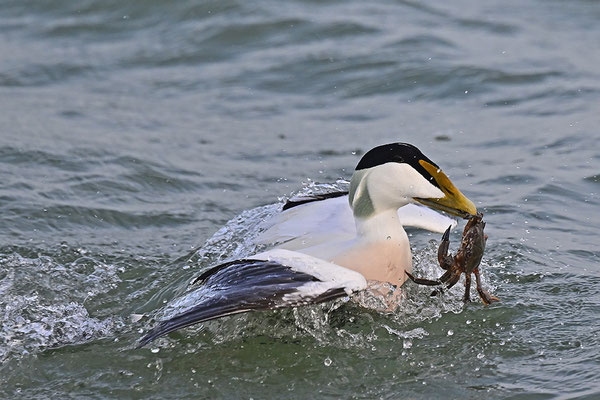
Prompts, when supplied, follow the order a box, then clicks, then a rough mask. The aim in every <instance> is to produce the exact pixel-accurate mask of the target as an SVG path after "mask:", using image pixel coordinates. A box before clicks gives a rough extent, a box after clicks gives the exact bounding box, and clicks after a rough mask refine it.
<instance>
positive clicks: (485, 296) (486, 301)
mask: <svg viewBox="0 0 600 400" xmlns="http://www.w3.org/2000/svg"><path fill="white" fill-rule="evenodd" d="M473 273H474V274H475V282H476V283H477V293H479V297H481V301H483V303H484V304H485V305H488V304H490V303H495V302H497V301H500V299H499V298H497V297H495V296H492V295H490V294H489V293H488V292H486V291H485V290H483V288H482V287H481V278H480V277H479V268H475V269H474V270H473Z"/></svg>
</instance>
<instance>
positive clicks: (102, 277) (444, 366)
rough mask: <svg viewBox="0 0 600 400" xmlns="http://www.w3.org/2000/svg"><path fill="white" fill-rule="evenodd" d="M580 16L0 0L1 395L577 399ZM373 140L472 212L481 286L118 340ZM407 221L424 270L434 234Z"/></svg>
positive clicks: (582, 337) (586, 389)
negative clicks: (449, 189) (432, 173)
mask: <svg viewBox="0 0 600 400" xmlns="http://www.w3.org/2000/svg"><path fill="white" fill-rule="evenodd" d="M599 18H600V4H599V3H598V2H595V1H585V0H577V1H570V2H562V1H541V0H537V1H533V0H532V1H510V2H506V1H488V2H476V1H458V2H452V3H447V2H436V1H426V2H411V1H384V0H379V1H375V2H361V1H345V2H339V1H325V2H316V1H310V0H302V1H300V0H298V1H288V2H276V1H266V0H259V1H253V2H242V1H230V0H219V1H204V2H195V1H182V2H177V3H165V2H159V1H144V2H139V1H138V2H129V3H128V4H123V3H122V2H107V1H104V2H101V1H98V0H85V1H78V2H71V1H65V0H59V1H54V2H52V3H44V2H34V1H28V0H22V1H11V0H4V1H0V54H1V56H0V165H1V167H0V182H1V183H0V212H1V215H2V217H1V218H0V320H1V322H2V325H1V328H0V363H1V364H0V398H48V397H56V398H63V397H74V398H86V397H94V398H142V397H143V398H146V397H160V398H187V397H194V398H282V397H284V398H299V399H304V398H313V397H317V398H365V399H371V398H404V397H406V398H481V397H485V398H519V399H528V398H533V399H546V398H581V399H583V398H587V399H592V398H598V397H600V384H598V382H599V381H600V379H599V376H600V367H599V362H600V350H599V348H600V338H599V334H598V331H599V324H598V310H599V309H600V308H599V307H600V304H599V303H600V289H599V287H600V285H599V284H600V269H599V268H598V259H599V255H600V252H599V251H598V245H597V242H598V239H597V236H598V234H600V228H599V226H600V224H599V222H600V221H599V219H598V205H599V200H598V192H599V191H600V166H599V165H600V148H599V147H598V139H600V134H599V133H598V126H599V123H600V113H598V104H599V102H600V85H599V83H598V82H600V79H599V78H600V73H599V70H598V65H600V52H598V39H599V38H600V30H599V29H598V20H599ZM391 141H406V142H410V143H413V144H415V145H417V146H418V147H419V148H420V149H421V150H422V151H423V152H424V153H425V154H426V155H428V156H429V157H430V158H432V159H433V160H434V161H435V162H437V163H438V164H440V165H441V166H442V167H443V169H444V170H445V171H446V172H447V173H448V174H449V175H450V176H451V178H452V180H453V181H454V183H455V184H456V185H457V186H458V187H459V188H461V189H462V191H463V192H464V193H465V194H467V195H468V196H469V197H470V198H471V199H473V200H474V201H475V202H476V204H477V205H478V207H479V208H480V209H482V210H483V211H484V212H485V213H486V220H487V223H488V225H487V228H486V231H487V233H488V235H489V237H490V239H489V241H488V248H487V252H486V255H485V258H484V265H483V273H484V283H485V286H486V288H488V289H490V291H491V292H493V293H494V294H495V295H497V296H498V297H500V298H501V300H502V302H501V303H499V304H494V305H492V306H490V307H484V306H483V305H481V304H479V303H472V304H469V305H468V306H463V305H462V303H461V301H460V298H461V294H460V291H461V290H460V287H457V288H456V290H455V291H451V292H450V293H448V294H446V295H445V297H444V298H442V299H431V298H429V296H428V289H426V288H419V287H416V286H411V287H409V288H408V290H407V300H406V302H405V304H404V305H403V309H402V310H401V311H400V312H398V313H397V314H395V315H384V314H378V313H375V312H371V311H367V310H364V309H362V308H360V307H359V306H357V305H356V304H354V303H344V302H336V303H332V304H326V305H323V306H322V307H313V308H306V309H298V310H282V311H277V312H273V313H262V314H258V313H256V314H248V315H240V316H235V317H231V318H228V319H223V320H218V321H214V322H211V323H207V324H204V325H202V326H196V327H193V328H190V329H187V330H184V331H181V332H179V333H176V334H173V335H170V336H169V337H166V338H162V339H160V340H159V341H158V342H157V343H156V344H155V345H154V346H151V347H149V348H145V349H142V350H134V349H133V345H134V343H135V341H136V340H137V338H139V337H140V333H139V331H140V330H143V329H147V328H148V327H149V326H150V325H151V323H152V317H153V315H154V314H153V310H159V312H160V310H163V308H164V307H165V306H168V305H169V301H170V300H171V299H172V298H173V297H174V296H175V295H178V294H181V293H182V292H183V291H184V290H185V284H186V283H187V281H189V279H191V278H192V277H193V276H194V275H196V274H197V273H198V271H200V270H202V269H203V268H206V267H207V266H208V265H209V264H211V263H213V262H216V261H218V260H221V259H225V258H229V257H235V256H238V255H242V256H243V255H244V254H246V253H248V252H251V251H252V250H253V248H252V244H251V241H250V240H249V239H250V238H251V236H252V235H253V234H254V233H255V229H256V224H257V223H259V222H260V220H261V218H263V217H264V216H265V215H269V213H272V212H274V210H275V209H276V208H277V205H276V203H278V202H279V200H278V198H279V197H281V196H283V195H289V194H290V193H292V192H295V191H298V190H303V189H302V185H303V183H305V184H309V185H310V183H311V182H319V183H327V182H335V181H336V180H337V179H340V178H341V179H348V178H349V177H350V175H351V172H352V169H353V167H354V166H355V164H356V163H357V162H358V159H359V157H360V155H361V154H362V153H364V152H365V151H367V150H368V149H370V148H371V147H373V146H375V145H378V144H382V143H386V142H391ZM304 190H307V189H304ZM245 210H247V211H245ZM229 220H233V221H232V222H231V223H229V224H228V225H226V223H227V221H229ZM225 225H226V227H225V228H223V229H222V230H220V231H219V229H221V228H222V227H223V226H225ZM217 231H219V232H218V234H217V236H216V237H214V238H213V239H211V240H210V242H209V243H208V244H207V245H206V246H204V247H203V244H204V243H205V241H206V240H208V239H210V238H211V237H212V236H213V234H214V233H215V232H217ZM410 234H411V235H412V236H411V241H412V245H413V247H414V248H415V262H416V270H417V272H418V273H419V274H420V275H422V276H429V277H433V276H436V275H438V274H439V269H437V268H436V266H435V260H434V258H435V257H434V256H435V243H436V242H437V241H438V240H439V237H438V236H439V235H432V234H428V233H426V232H421V231H416V230H414V231H410ZM457 235H458V234H454V235H453V237H452V240H453V244H454V246H455V245H456V243H457V239H458V236H457ZM454 246H453V247H452V248H455V247H454ZM144 313H145V314H148V313H150V314H149V315H146V316H144V317H143V318H142V319H141V320H139V321H137V322H132V319H131V316H132V314H144Z"/></svg>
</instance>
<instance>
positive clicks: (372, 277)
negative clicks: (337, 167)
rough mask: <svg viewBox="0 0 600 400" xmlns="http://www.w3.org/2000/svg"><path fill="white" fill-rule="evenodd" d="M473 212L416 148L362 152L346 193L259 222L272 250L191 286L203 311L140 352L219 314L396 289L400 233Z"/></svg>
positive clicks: (404, 240) (175, 323) (407, 263)
mask: <svg viewBox="0 0 600 400" xmlns="http://www.w3.org/2000/svg"><path fill="white" fill-rule="evenodd" d="M431 209H435V210H440V211H444V212H446V213H448V214H451V215H453V216H458V217H461V218H468V217H469V216H471V215H475V214H476V213H477V209H476V207H475V205H474V204H473V202H471V200H469V199H468V198H466V197H465V196H464V195H463V194H462V193H461V192H460V191H459V190H458V189H457V188H456V187H455V186H454V185H453V184H452V182H451V181H450V179H449V178H448V177H447V176H446V175H445V174H444V173H443V172H442V170H441V169H440V167H438V165H437V164H435V163H434V162H433V161H431V160H430V159H429V158H427V157H426V156H425V155H423V153H421V151H420V150H419V149H417V148H416V147H415V146H413V145H410V144H407V143H390V144H386V145H382V146H378V147H375V148H374V149H372V150H370V151H368V152H367V153H365V155H364V156H363V157H362V158H361V160H360V162H359V163H358V165H357V166H356V169H355V171H354V174H353V175H352V179H351V181H350V188H349V191H348V192H335V193H330V194H326V195H319V196H314V197H312V198H306V197H304V198H299V199H291V200H290V201H288V202H287V203H286V204H285V205H284V206H283V209H282V212H281V213H280V214H279V215H277V216H275V217H274V218H273V219H272V220H270V221H265V222H264V232H263V233H262V234H261V236H260V237H259V239H258V240H259V242H260V243H270V244H273V243H276V247H275V248H273V249H271V250H268V251H265V252H263V253H260V254H256V255H254V256H252V257H248V258H245V259H242V260H235V261H230V262H227V263H225V264H221V265H217V266H214V267H212V268H210V269H208V270H207V271H205V272H204V273H202V274H201V275H200V276H198V277H196V278H195V279H194V280H193V281H192V282H191V285H197V286H198V289H199V290H200V289H203V290H205V295H203V296H201V299H200V300H199V301H200V303H199V304H196V305H195V306H193V307H192V308H190V309H188V310H186V311H184V312H182V313H181V314H179V315H176V316H174V317H173V318H170V319H168V320H165V321H161V322H159V324H158V325H157V326H156V327H155V328H154V329H152V330H151V331H150V332H149V333H148V334H147V335H145V336H144V337H143V338H142V339H141V340H140V342H139V344H138V347H141V346H144V345H145V344H147V343H149V342H151V341H152V340H154V339H156V338H158V337H160V336H162V335H165V334H167V333H169V332H173V331H175V330H177V329H180V328H183V327H186V326H189V325H192V324H195V323H199V322H203V321H208V320H211V319H215V318H219V317H223V316H226V315H231V314H236V313H242V312H247V311H252V310H266V309H275V308H282V307H295V306H300V305H306V304H315V303H320V302H323V301H327V300H331V299H335V298H338V297H342V296H347V295H350V294H352V293H354V292H358V291H361V290H365V289H367V288H368V287H370V286H371V284H379V283H384V284H391V285H393V286H394V287H400V286H401V285H402V284H403V283H404V281H405V279H406V274H405V271H408V272H410V271H411V269H412V258H411V250H410V244H409V241H408V236H407V234H406V232H405V231H404V228H403V225H404V226H406V225H409V226H417V227H421V228H424V229H428V230H431V231H434V232H443V231H444V230H445V229H446V228H447V227H448V226H449V225H453V226H454V225H455V224H456V222H455V221H454V220H452V219H450V218H448V217H445V216H443V215H441V214H438V213H437V212H435V211H432V210H431Z"/></svg>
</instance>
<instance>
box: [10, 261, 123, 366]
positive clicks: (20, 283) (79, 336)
mask: <svg viewBox="0 0 600 400" xmlns="http://www.w3.org/2000/svg"><path fill="white" fill-rule="evenodd" d="M76 252H78V253H79V254H80V255H81V254H82V253H84V251H82V250H81V249H79V250H76ZM0 266H2V273H0V298H1V299H2V302H1V303H0V320H2V326H1V327H0V363H3V362H4V361H6V360H8V359H9V358H11V357H20V356H23V355H27V354H35V353H38V352H39V351H42V350H44V349H47V348H53V347H58V346H63V345H68V344H76V343H83V342H86V341H89V340H93V339H97V338H100V337H105V336H108V335H110V334H111V333H112V332H114V331H115V330H116V329H118V328H120V327H121V326H123V322H122V321H121V320H120V318H118V317H107V318H96V317H92V316H90V314H89V312H88V310H87V309H86V308H85V306H84V304H85V303H86V301H91V300H92V299H93V298H94V297H96V296H98V295H100V294H102V293H105V292H107V291H108V290H110V289H112V288H114V287H116V284H117V283H118V282H120V279H119V277H118V275H117V272H118V271H117V268H116V267H115V266H113V265H109V264H104V263H102V262H99V261H96V260H94V259H93V258H91V257H89V256H87V255H84V256H82V257H78V258H77V259H75V260H73V261H71V262H70V263H61V262H59V261H57V260H56V259H55V258H54V257H51V256H38V257H32V258H29V257H23V256H21V255H19V254H18V253H15V252H13V253H10V254H2V255H1V256H0Z"/></svg>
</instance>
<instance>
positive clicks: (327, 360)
mask: <svg viewBox="0 0 600 400" xmlns="http://www.w3.org/2000/svg"><path fill="white" fill-rule="evenodd" d="M332 362H333V361H331V358H329V357H326V358H325V360H324V361H323V364H325V366H326V367H329V366H330V365H331V363H332Z"/></svg>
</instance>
